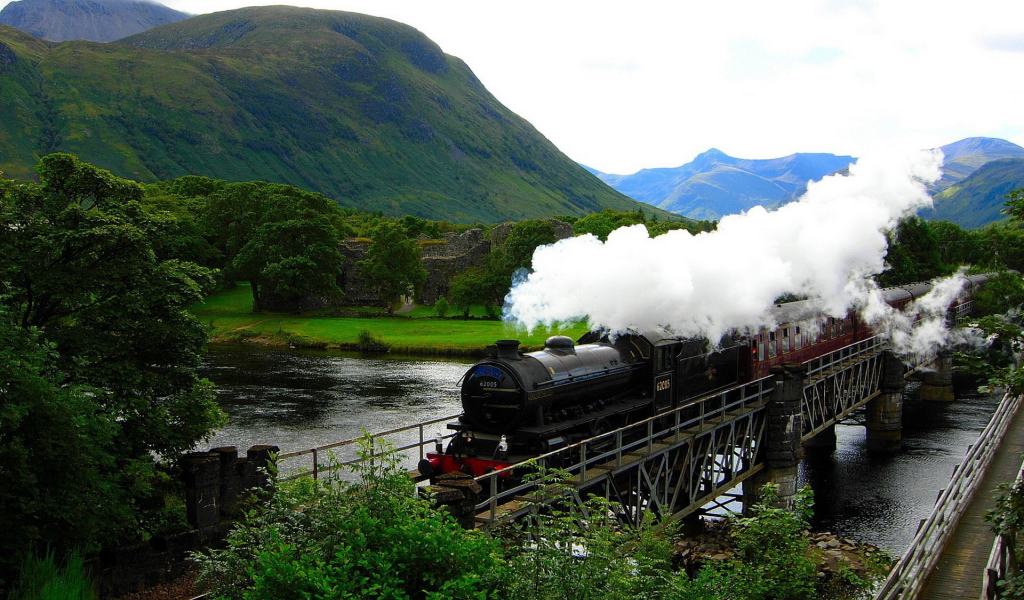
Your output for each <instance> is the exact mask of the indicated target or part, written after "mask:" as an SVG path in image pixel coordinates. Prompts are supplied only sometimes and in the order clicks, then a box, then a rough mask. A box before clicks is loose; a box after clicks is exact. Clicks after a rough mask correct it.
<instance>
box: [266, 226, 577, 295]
mask: <svg viewBox="0 0 1024 600" xmlns="http://www.w3.org/2000/svg"><path fill="white" fill-rule="evenodd" d="M548 222H549V223H551V225H552V226H553V227H554V229H555V236H556V237H557V238H558V239H560V240H561V239H565V238H569V237H572V236H573V229H572V225H571V224H569V223H566V222H564V221H559V220H557V219H549V220H548ZM514 225H515V223H501V224H500V225H496V226H495V227H493V228H492V229H491V231H490V232H489V233H488V235H487V236H485V235H484V232H483V230H482V229H470V230H469V231H465V232H463V233H459V234H456V233H449V234H447V235H445V237H444V239H443V240H432V239H428V238H424V239H421V240H420V243H421V248H422V250H423V268H424V269H426V270H427V279H426V282H425V283H424V284H423V289H422V290H421V293H420V297H419V303H420V304H426V305H428V306H431V305H433V304H434V303H435V302H437V300H438V298H440V297H442V296H446V295H447V294H448V289H449V288H450V287H451V283H452V279H453V278H454V277H455V276H456V275H458V274H459V273H462V272H463V271H465V270H466V269H468V268H469V267H474V266H481V265H483V264H484V263H485V261H486V259H487V255H488V254H489V253H490V252H491V249H492V248H498V247H500V246H502V245H503V244H504V243H505V240H507V239H508V234H509V232H510V231H512V227H513V226H514ZM370 245H371V242H370V241H369V240H364V239H349V240H345V241H343V242H341V244H340V245H339V247H338V249H339V251H340V252H341V255H342V258H343V264H342V267H341V275H340V276H339V277H338V287H339V288H341V290H342V292H344V294H345V297H344V299H343V300H341V301H340V302H337V303H333V304H331V303H330V302H328V300H326V299H324V298H318V297H308V298H303V299H300V300H293V301H285V300H283V299H280V298H274V297H272V296H269V295H267V296H264V297H263V306H264V308H266V309H267V310H279V311H302V310H316V309H321V308H327V307H328V306H331V305H334V306H380V303H381V302H380V296H379V295H378V294H377V293H376V292H375V291H374V290H373V289H372V286H371V285H370V282H369V281H367V280H366V279H365V278H364V277H362V276H361V275H360V274H359V269H358V268H357V267H356V263H358V262H359V261H362V260H366V251H367V250H368V249H369V248H370Z"/></svg>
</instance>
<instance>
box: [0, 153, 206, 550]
mask: <svg viewBox="0 0 1024 600" xmlns="http://www.w3.org/2000/svg"><path fill="white" fill-rule="evenodd" d="M37 170H38V172H39V177H40V183H39V184H24V185H12V184H9V183H6V182H5V183H4V184H3V185H0V305H2V306H3V307H4V311H5V314H6V317H5V318H6V319H8V324H9V325H8V326H14V327H17V328H18V329H20V330H22V331H23V332H24V335H27V336H29V338H31V339H30V341H29V342H24V343H22V342H19V343H21V345H22V346H23V347H25V348H27V349H26V350H25V352H26V353H28V354H31V352H32V350H31V344H33V343H35V344H42V345H43V346H44V347H45V348H47V351H48V352H50V354H49V355H48V356H47V360H46V364H45V373H46V374H47V377H48V378H49V381H50V382H52V383H53V384H54V385H58V386H60V389H61V390H69V391H67V392H65V391H61V392H60V393H61V394H71V393H73V391H74V390H76V389H78V390H84V389H86V388H88V389H89V390H92V391H90V392H89V394H91V395H89V396H88V398H90V400H88V402H87V401H86V400H84V399H80V398H79V399H68V402H69V403H74V402H77V403H78V404H79V405H84V406H89V404H88V403H92V405H91V408H88V409H83V411H84V412H85V413H89V414H90V415H92V417H90V420H88V423H90V425H88V427H89V428H92V429H93V430H95V431H96V440H97V441H96V443H97V444H99V445H100V447H103V448H105V449H106V450H108V451H109V452H110V453H111V454H110V464H112V465H113V467H110V464H107V467H109V468H110V470H109V471H107V472H105V473H104V475H103V477H104V478H106V480H107V482H106V485H110V486H112V487H113V488H115V490H113V491H111V492H110V493H111V494H114V495H118V496H120V497H124V498H127V499H128V500H127V501H126V502H124V503H122V504H121V506H122V507H124V508H125V511H124V512H123V513H120V514H118V515H113V516H111V515H107V516H105V517H103V518H104V519H109V520H107V521H106V522H104V524H103V526H104V528H106V529H108V530H109V531H115V532H116V531H123V530H125V529H127V528H130V527H133V526H134V523H135V519H137V516H138V511H139V510H140V508H139V507H140V506H141V504H143V503H144V502H145V501H146V499H147V498H148V497H149V496H150V495H151V494H152V492H153V489H152V487H151V483H152V481H153V477H154V476H155V475H154V474H155V470H156V467H157V464H158V460H160V459H164V460H167V461H170V460H172V459H173V457H174V456H175V455H177V454H178V453H181V452H184V451H187V450H190V449H192V448H193V447H194V446H195V444H196V443H197V442H198V441H200V440H202V439H204V438H205V437H207V436H209V435H210V433H211V432H212V431H213V429H214V428H215V427H217V426H219V425H220V424H221V423H222V419H223V416H222V413H221V412H220V410H219V408H218V407H217V404H216V402H215V399H214V395H213V391H212V389H211V385H210V384H209V383H208V382H204V381H201V380H200V379H199V378H198V377H197V375H196V367H198V365H199V362H200V359H201V354H202V352H203V349H204V347H205V343H206V330H205V328H204V327H203V325H202V323H200V322H199V321H198V320H197V319H196V318H195V317H194V316H193V315H192V314H191V313H190V312H189V311H188V307H189V306H191V305H192V304H194V303H196V302H198V301H200V300H201V299H203V298H204V296H205V294H206V293H207V292H208V291H209V290H211V289H212V287H213V273H212V272H211V271H210V270H208V269H204V268H201V267H198V266H196V265H195V264H193V263H189V262H184V261H180V260H174V259H161V258H158V257H157V255H156V252H155V251H154V246H155V240H159V239H160V238H161V237H162V236H164V235H166V234H167V230H166V228H165V225H166V223H165V222H163V221H161V220H159V219H154V218H153V217H152V216H151V215H150V214H148V213H147V212H146V210H144V208H143V206H142V205H141V204H140V200H141V198H142V188H141V187H140V186H139V185H138V184H136V183H134V182H131V181H128V180H125V179H120V178H118V177H114V176H113V175H111V174H110V173H109V172H107V171H104V170H101V169H97V168H96V167H93V166H91V165H88V164H85V163H82V162H80V161H79V160H78V159H76V158H75V157H74V156H71V155H68V154H51V155H49V156H46V157H44V158H43V159H42V160H41V161H40V163H39V166H38V169H37ZM32 336H37V337H32ZM25 344H29V345H28V346H25ZM37 362H38V361H37ZM11 402H20V403H21V406H24V407H25V410H26V411H29V413H31V412H32V411H44V410H45V406H46V404H45V403H36V402H32V401H31V398H30V397H27V396H24V395H22V396H20V397H17V398H15V399H14V400H8V399H7V398H6V397H5V408H6V407H7V406H11V405H12V404H9V403H11ZM89 411H92V412H89ZM76 414H78V413H76ZM36 416H38V415H36ZM93 418H102V419H103V420H104V421H103V422H101V423H96V422H95V421H94V420H93ZM22 423H37V425H35V426H32V427H31V428H30V429H31V430H32V431H26V432H25V435H39V436H44V435H47V431H45V429H46V427H47V426H46V425H43V424H42V423H45V420H33V419H28V420H25V421H22ZM101 426H102V427H101ZM101 430H102V433H101ZM33 432H34V433H33ZM104 436H110V440H109V443H107V442H105V441H104V439H105V437H104ZM4 441H5V443H6V441H7V439H6V438H4ZM33 468H36V469H44V468H46V467H45V466H44V465H43V464H39V465H38V466H33ZM24 475H25V476H26V477H30V476H40V475H41V473H40V472H37V473H36V474H35V475H32V474H31V473H30V474H24ZM5 481H6V478H5ZM5 485H6V484H5ZM87 488H88V486H83V488H82V493H81V494H75V493H69V495H68V497H67V498H65V499H64V500H63V502H64V503H65V505H67V506H68V507H72V506H73V507H74V510H78V509H80V508H85V509H87V510H89V511H92V512H91V514H93V515H98V514H101V513H104V514H105V512H106V511H108V508H109V507H105V506H103V505H102V503H99V502H95V501H93V499H92V498H93V496H92V495H91V494H90V493H88V492H87ZM73 491H74V490H71V492H73ZM6 517H8V514H6V513H5V518H6ZM97 518H99V517H97ZM86 521H87V520H86ZM47 541H54V542H58V541H59V540H49V539H48V540H47Z"/></svg>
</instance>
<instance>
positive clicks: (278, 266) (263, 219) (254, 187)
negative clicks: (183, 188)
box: [172, 180, 351, 311]
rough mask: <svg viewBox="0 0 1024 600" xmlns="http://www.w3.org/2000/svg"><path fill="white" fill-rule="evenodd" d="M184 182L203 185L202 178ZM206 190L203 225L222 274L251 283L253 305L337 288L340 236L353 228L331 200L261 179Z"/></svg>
mask: <svg viewBox="0 0 1024 600" xmlns="http://www.w3.org/2000/svg"><path fill="white" fill-rule="evenodd" d="M186 183H188V184H189V186H188V187H189V189H195V188H199V189H206V188H204V187H203V186H201V185H200V184H201V183H203V182H202V181H194V180H189V181H188V182H186ZM175 184H177V181H176V182H175ZM183 185H184V184H183ZM172 187H173V186H172ZM207 187H209V188H211V189H214V191H213V193H211V194H210V195H209V196H208V197H207V198H206V204H205V207H204V208H203V210H202V215H201V217H200V224H201V227H202V229H203V231H204V232H205V234H206V236H207V239H209V240H210V242H211V243H212V244H213V245H214V247H216V248H217V249H218V250H219V251H220V253H221V254H222V256H223V257H224V269H225V278H226V279H228V280H229V281H233V280H242V281H248V282H249V283H250V286H251V288H252V294H253V309H254V310H256V311H260V310H262V309H263V308H265V306H266V304H267V300H268V299H269V298H270V297H271V296H272V295H276V296H278V297H282V298H284V299H286V300H294V299H297V298H301V297H304V296H311V295H320V296H326V297H331V296H336V295H338V294H340V293H341V290H340V289H339V288H338V286H337V283H336V278H337V276H338V275H340V272H341V264H342V258H341V253H340V252H339V251H338V240H339V238H340V237H341V236H342V235H346V234H349V233H351V231H350V230H349V228H348V227H347V226H346V225H345V223H344V215H343V214H342V212H341V211H340V210H339V209H338V206H337V204H336V203H334V202H333V201H332V200H330V199H328V198H326V197H325V196H323V195H321V194H317V193H314V192H306V191H303V190H300V189H298V188H295V187H292V186H289V185H282V184H276V183H267V182H263V181H250V182H244V183H230V184H227V185H224V186H221V187H216V186H214V185H212V184H210V185H208V186H207Z"/></svg>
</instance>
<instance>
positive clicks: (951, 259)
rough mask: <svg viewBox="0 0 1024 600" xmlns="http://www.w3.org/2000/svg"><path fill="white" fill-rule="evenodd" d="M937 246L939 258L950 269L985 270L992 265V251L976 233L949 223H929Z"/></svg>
mask: <svg viewBox="0 0 1024 600" xmlns="http://www.w3.org/2000/svg"><path fill="white" fill-rule="evenodd" d="M929 225H930V226H931V229H932V231H933V232H934V233H935V239H936V240H937V241H938V244H939V256H940V259H941V260H942V262H943V264H946V265H949V266H950V267H954V268H955V267H960V266H965V265H973V266H977V267H981V268H985V267H988V266H990V265H991V263H992V249H991V248H989V247H988V246H987V245H986V244H985V241H984V240H983V238H982V236H981V235H980V234H979V233H978V232H976V231H968V230H966V229H964V228H962V227H960V226H959V225H957V224H956V223H950V222H949V221H931V222H930V223H929Z"/></svg>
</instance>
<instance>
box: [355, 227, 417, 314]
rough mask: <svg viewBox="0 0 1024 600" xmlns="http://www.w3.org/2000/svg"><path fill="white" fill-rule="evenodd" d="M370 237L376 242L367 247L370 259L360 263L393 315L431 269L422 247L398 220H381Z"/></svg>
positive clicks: (382, 301)
mask: <svg viewBox="0 0 1024 600" xmlns="http://www.w3.org/2000/svg"><path fill="white" fill-rule="evenodd" d="M370 239H371V240H373V244H371V245H370V247H369V249H368V250H367V251H366V260H361V261H359V262H358V263H356V267H358V268H359V272H360V274H361V275H362V277H363V278H365V279H366V281H367V282H368V285H369V286H370V288H371V289H373V290H375V291H376V292H377V294H378V295H379V296H380V300H381V304H382V305H383V306H384V307H385V308H386V309H387V311H388V314H389V315H391V314H394V310H395V302H397V301H398V300H399V299H400V298H401V297H402V296H404V295H407V294H415V293H417V292H418V290H419V288H420V286H422V285H423V282H424V281H426V279H427V271H426V270H425V269H424V268H423V259H422V257H421V256H422V255H421V252H420V249H419V248H417V247H416V243H415V242H414V241H413V240H411V239H409V237H408V234H407V233H406V230H405V228H404V227H402V226H401V225H400V224H398V223H397V222H394V221H381V222H380V223H378V224H377V226H376V227H374V228H373V230H372V231H371V232H370Z"/></svg>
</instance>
